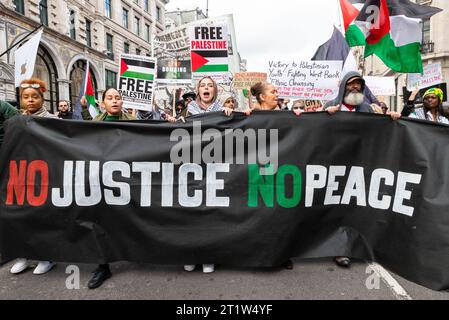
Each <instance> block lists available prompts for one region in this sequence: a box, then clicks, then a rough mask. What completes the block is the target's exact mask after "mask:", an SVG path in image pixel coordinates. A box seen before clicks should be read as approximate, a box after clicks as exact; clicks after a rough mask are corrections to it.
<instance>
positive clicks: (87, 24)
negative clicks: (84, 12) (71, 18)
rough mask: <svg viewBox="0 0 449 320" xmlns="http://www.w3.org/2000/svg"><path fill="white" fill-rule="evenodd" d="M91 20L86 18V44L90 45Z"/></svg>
mask: <svg viewBox="0 0 449 320" xmlns="http://www.w3.org/2000/svg"><path fill="white" fill-rule="evenodd" d="M91 25H92V22H90V21H89V20H87V19H86V45H87V46H88V47H92V29H91Z"/></svg>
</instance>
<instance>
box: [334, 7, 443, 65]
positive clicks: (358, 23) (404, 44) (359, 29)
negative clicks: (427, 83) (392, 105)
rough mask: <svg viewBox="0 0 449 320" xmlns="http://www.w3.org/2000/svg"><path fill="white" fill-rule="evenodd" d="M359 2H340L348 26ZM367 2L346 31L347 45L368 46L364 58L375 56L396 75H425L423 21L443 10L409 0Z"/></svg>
mask: <svg viewBox="0 0 449 320" xmlns="http://www.w3.org/2000/svg"><path fill="white" fill-rule="evenodd" d="M360 3H361V1H360V0H340V4H341V6H342V12H343V17H344V20H345V26H346V25H347V22H348V21H349V20H350V19H351V18H352V17H353V16H354V15H355V11H354V10H353V9H355V10H358V9H357V7H356V5H360ZM364 3H365V4H364V6H363V7H362V8H361V9H360V12H359V13H358V15H357V17H356V18H355V19H354V20H353V22H352V23H351V24H349V25H348V27H347V29H346V40H347V41H348V44H349V45H350V46H351V47H355V46H365V57H369V56H370V55H373V54H375V55H376V56H378V57H379V58H380V59H381V60H382V61H383V62H384V63H385V65H386V66H387V67H389V68H391V69H392V70H394V71H396V72H404V73H422V71H423V66H422V58H421V43H422V20H423V19H427V18H430V17H432V16H433V15H434V14H436V13H438V12H440V11H442V10H441V9H439V8H435V7H430V6H427V5H418V4H416V3H413V2H411V1H409V0H366V1H365V2H364ZM351 5H352V8H353V9H351Z"/></svg>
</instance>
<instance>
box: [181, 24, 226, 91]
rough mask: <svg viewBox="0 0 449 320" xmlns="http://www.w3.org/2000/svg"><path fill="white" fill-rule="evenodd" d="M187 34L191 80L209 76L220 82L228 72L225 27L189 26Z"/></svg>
mask: <svg viewBox="0 0 449 320" xmlns="http://www.w3.org/2000/svg"><path fill="white" fill-rule="evenodd" d="M189 36H190V50H191V51H190V52H191V55H190V57H191V61H192V76H193V80H195V81H198V80H200V79H201V78H203V77H211V78H213V79H214V80H215V81H217V82H218V83H221V82H222V81H223V77H224V76H227V75H228V74H229V57H228V29H227V27H226V26H224V25H220V26H218V25H210V26H191V27H189Z"/></svg>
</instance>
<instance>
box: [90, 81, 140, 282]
mask: <svg viewBox="0 0 449 320" xmlns="http://www.w3.org/2000/svg"><path fill="white" fill-rule="evenodd" d="M101 105H102V107H103V108H104V109H105V110H106V111H105V112H104V113H102V114H99V115H98V116H96V117H95V119H93V121H130V120H136V118H135V117H133V116H132V115H130V114H129V113H126V112H123V99H122V95H121V94H120V92H118V91H117V90H116V89H114V88H109V89H107V90H106V91H105V92H104V93H103V102H102V104H101ZM110 277H112V273H111V270H110V268H109V264H100V265H99V266H98V268H97V269H96V270H95V271H94V275H93V276H92V278H91V279H90V280H89V283H88V287H89V289H96V288H99V287H100V286H101V285H102V284H103V282H104V281H106V280H107V279H109V278H110Z"/></svg>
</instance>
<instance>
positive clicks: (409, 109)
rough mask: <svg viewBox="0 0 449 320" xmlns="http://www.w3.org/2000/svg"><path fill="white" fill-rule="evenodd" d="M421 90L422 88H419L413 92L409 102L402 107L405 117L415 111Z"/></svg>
mask: <svg viewBox="0 0 449 320" xmlns="http://www.w3.org/2000/svg"><path fill="white" fill-rule="evenodd" d="M419 92H420V90H418V89H417V90H415V91H413V92H412V93H411V95H410V97H409V98H408V100H407V102H406V103H405V104H404V108H403V109H402V113H401V114H402V116H403V117H408V116H410V115H411V114H412V113H413V112H415V100H416V97H417V96H418V94H419Z"/></svg>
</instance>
